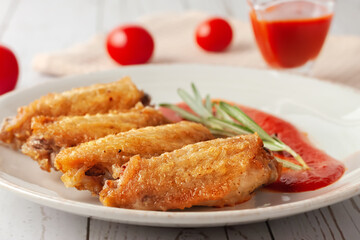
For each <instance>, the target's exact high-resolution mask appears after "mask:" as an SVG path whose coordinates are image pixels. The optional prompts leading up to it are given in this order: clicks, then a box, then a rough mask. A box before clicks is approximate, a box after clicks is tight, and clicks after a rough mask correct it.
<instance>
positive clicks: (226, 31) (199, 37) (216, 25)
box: [195, 18, 233, 52]
mask: <svg viewBox="0 0 360 240" xmlns="http://www.w3.org/2000/svg"><path fill="white" fill-rule="evenodd" d="M195 35H196V42H197V43H198V45H199V46H200V47H201V48H203V49H204V50H206V51H209V52H221V51H223V50H225V49H226V48H227V47H228V46H229V45H230V43H231V40H232V37H233V33H232V29H231V26H230V24H229V23H228V22H227V21H226V20H224V19H222V18H210V19H208V20H206V21H204V22H202V23H201V24H200V25H199V26H198V27H197V29H196V34H195Z"/></svg>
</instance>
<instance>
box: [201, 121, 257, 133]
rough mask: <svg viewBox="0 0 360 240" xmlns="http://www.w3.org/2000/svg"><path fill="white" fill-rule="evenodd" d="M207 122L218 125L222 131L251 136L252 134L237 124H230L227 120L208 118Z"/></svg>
mask: <svg viewBox="0 0 360 240" xmlns="http://www.w3.org/2000/svg"><path fill="white" fill-rule="evenodd" d="M207 120H208V121H209V122H213V123H216V124H218V125H220V126H221V127H222V128H223V129H224V130H227V131H230V132H234V133H236V134H251V133H252V132H251V131H248V129H246V128H245V127H243V126H241V125H239V124H237V123H234V122H230V121H227V120H221V119H218V118H216V117H210V118H208V119H207Z"/></svg>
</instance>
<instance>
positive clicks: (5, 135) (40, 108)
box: [0, 77, 144, 149]
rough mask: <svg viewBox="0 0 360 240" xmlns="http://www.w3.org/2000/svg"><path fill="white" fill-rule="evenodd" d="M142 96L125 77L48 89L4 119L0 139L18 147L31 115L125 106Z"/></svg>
mask: <svg viewBox="0 0 360 240" xmlns="http://www.w3.org/2000/svg"><path fill="white" fill-rule="evenodd" d="M143 97H144V93H143V92H142V91H139V90H138V89H137V88H136V86H135V85H134V84H133V83H132V81H131V80H130V78H128V77H126V78H123V79H121V80H119V81H117V82H112V83H107V84H95V85H92V86H88V87H81V88H74V89H72V90H70V91H66V92H63V93H50V94H48V95H46V96H43V97H41V98H40V99H38V100H35V101H34V102H32V103H30V104H29V105H28V106H23V107H21V108H19V109H18V113H17V115H16V117H14V118H7V119H5V120H4V122H3V125H2V127H1V131H0V140H1V141H2V142H4V143H7V144H10V145H12V147H14V148H15V149H19V148H20V147H21V145H22V144H23V143H24V142H25V141H26V139H27V138H28V137H29V136H30V134H31V128H30V125H31V119H32V118H33V117H35V116H40V115H44V116H50V117H57V116H62V115H65V116H77V115H85V114H96V113H107V112H109V111H111V110H126V109H130V108H132V107H134V106H135V104H136V103H137V102H139V101H140V100H141V99H142V98H143Z"/></svg>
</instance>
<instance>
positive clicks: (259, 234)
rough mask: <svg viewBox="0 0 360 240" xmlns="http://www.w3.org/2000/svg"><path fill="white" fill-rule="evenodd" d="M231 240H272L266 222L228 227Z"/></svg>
mask: <svg viewBox="0 0 360 240" xmlns="http://www.w3.org/2000/svg"><path fill="white" fill-rule="evenodd" d="M226 231H227V235H228V237H229V240H248V239H257V240H270V239H271V234H270V232H269V230H268V227H267V225H266V223H265V222H261V223H253V224H245V225H239V226H228V227H226Z"/></svg>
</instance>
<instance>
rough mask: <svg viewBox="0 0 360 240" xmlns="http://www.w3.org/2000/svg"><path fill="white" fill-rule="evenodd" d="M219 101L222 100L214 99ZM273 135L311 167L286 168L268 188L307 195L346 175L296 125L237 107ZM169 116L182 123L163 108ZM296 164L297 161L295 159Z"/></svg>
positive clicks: (279, 155)
mask: <svg viewBox="0 0 360 240" xmlns="http://www.w3.org/2000/svg"><path fill="white" fill-rule="evenodd" d="M214 101H215V102H217V101H218V100H214ZM177 105H178V106H179V107H182V108H183V109H185V110H188V111H191V110H190V109H189V107H188V106H187V105H186V104H184V103H179V104H177ZM237 106H238V107H239V108H241V109H242V110H243V111H244V112H245V113H246V114H247V115H248V116H249V117H251V118H252V119H253V120H254V121H255V122H256V123H257V124H259V125H260V126H261V127H262V128H263V129H264V130H265V131H266V132H267V133H268V134H269V135H273V134H276V135H277V137H278V138H279V139H280V140H281V141H283V142H284V143H286V144H287V145H289V146H290V147H291V148H292V149H293V150H294V151H296V152H297V153H298V154H300V155H301V157H302V158H303V159H304V161H305V162H306V163H307V164H308V166H309V167H310V169H309V170H301V171H295V170H291V169H287V168H283V172H282V174H281V177H280V178H279V179H278V180H277V181H276V182H275V183H273V184H271V185H269V186H268V188H270V189H274V190H278V191H282V192H304V191H311V190H316V189H319V188H322V187H326V186H328V185H330V184H332V183H334V182H335V181H337V180H338V179H339V178H340V177H341V176H342V175H343V174H344V172H345V167H344V165H343V164H342V163H341V162H339V161H337V160H336V159H334V158H332V157H330V156H329V155H327V154H326V153H325V152H323V151H321V150H319V149H317V148H316V147H314V146H313V145H312V144H311V143H310V142H309V141H308V139H307V138H306V136H305V135H304V134H303V133H301V132H300V131H299V130H298V129H296V127H295V126H293V125H292V124H290V123H289V122H287V121H285V120H282V119H280V118H278V117H275V116H273V115H271V114H268V113H264V112H262V111H259V110H256V109H253V108H249V107H244V106H241V105H237ZM160 111H161V112H162V113H163V114H164V116H165V117H167V118H168V119H170V120H172V121H175V122H176V121H180V120H182V119H181V118H180V117H179V116H178V115H177V114H176V113H175V112H173V111H172V110H170V109H167V108H160ZM274 154H276V156H278V157H281V158H287V159H291V157H290V156H288V155H286V154H283V153H281V152H280V153H279V152H274ZM294 162H295V160H294Z"/></svg>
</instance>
